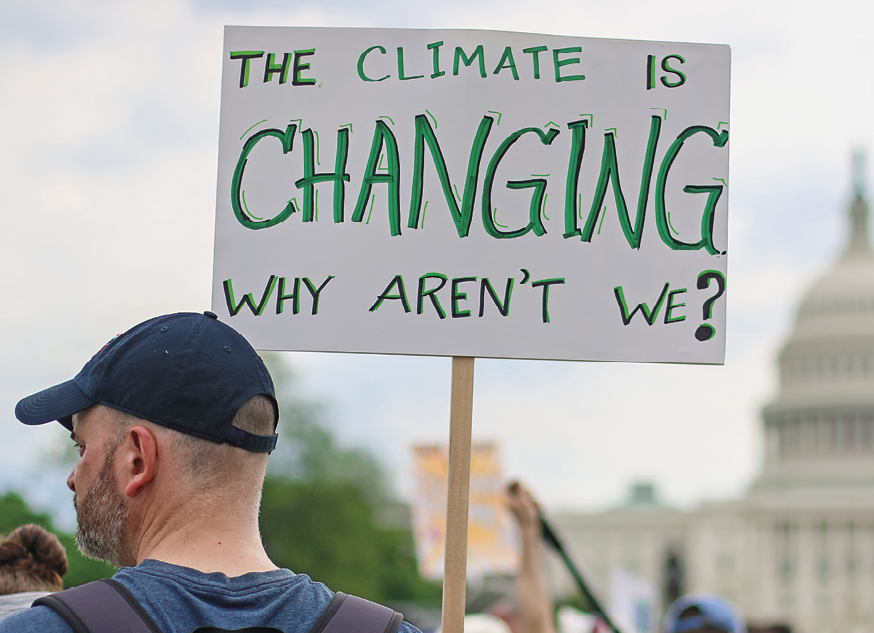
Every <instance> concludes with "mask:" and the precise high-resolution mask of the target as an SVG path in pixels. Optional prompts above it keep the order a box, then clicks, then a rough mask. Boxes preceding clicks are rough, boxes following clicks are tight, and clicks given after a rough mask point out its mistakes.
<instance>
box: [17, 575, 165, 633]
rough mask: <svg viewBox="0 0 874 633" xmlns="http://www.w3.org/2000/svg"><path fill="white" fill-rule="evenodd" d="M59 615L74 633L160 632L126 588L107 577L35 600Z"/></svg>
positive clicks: (37, 604)
mask: <svg viewBox="0 0 874 633" xmlns="http://www.w3.org/2000/svg"><path fill="white" fill-rule="evenodd" d="M40 605H42V606H46V607H49V608H50V609H53V610H54V611H55V612H56V613H57V614H58V615H60V616H61V617H62V618H64V620H65V621H66V622H67V624H69V625H70V628H71V629H73V631H74V633H161V629H159V628H158V625H157V624H155V621H154V620H152V618H151V617H150V616H149V614H148V613H146V611H145V610H144V609H143V607H142V605H140V603H139V602H137V599H136V598H134V597H133V595H132V594H131V592H130V591H128V589H127V587H125V586H124V585H122V584H121V583H120V582H118V581H117V580H113V579H111V578H104V579H103V580H95V581H94V582H89V583H88V584H85V585H81V586H79V587H73V588H72V589H65V590H64V591H59V592H58V593H53V594H51V595H48V596H43V597H42V598H37V599H36V600H34V602H33V605H32V606H34V607H36V606H40Z"/></svg>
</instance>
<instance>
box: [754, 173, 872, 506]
mask: <svg viewBox="0 0 874 633" xmlns="http://www.w3.org/2000/svg"><path fill="white" fill-rule="evenodd" d="M849 216H850V217H849V220H850V221H849V231H848V233H849V234H848V238H847V241H846V246H845V248H844V251H843V253H842V255H841V256H840V258H839V259H838V261H837V262H836V263H835V264H834V265H833V266H832V268H831V270H829V271H828V272H827V273H826V274H825V275H824V276H823V277H821V278H820V279H819V280H817V281H816V282H815V283H814V284H813V286H812V287H811V288H810V290H809V291H808V292H807V294H806V296H805V297H804V299H803V300H802V302H801V306H800V308H799V309H798V313H797V316H796V319H795V327H794V329H793V331H792V333H791V335H790V337H789V339H788V341H787V342H786V344H785V345H784V347H783V349H782V351H781V353H780V355H779V358H778V365H779V374H780V390H779V393H778V395H777V397H776V399H775V400H774V401H773V402H771V403H770V404H769V405H767V406H766V407H765V408H764V410H763V418H764V424H765V463H764V468H763V472H762V475H761V477H760V478H759V479H758V480H757V481H756V483H755V484H754V485H753V490H763V489H767V488H771V487H778V488H785V487H786V486H795V485H829V484H844V483H849V482H850V481H853V482H855V483H857V484H861V483H870V484H872V485H874V254H872V252H871V246H870V243H869V239H868V205H867V203H866V202H865V199H864V196H863V193H862V187H861V185H860V183H859V179H858V178H857V184H856V187H855V195H854V199H853V201H852V204H851V205H850V213H849Z"/></svg>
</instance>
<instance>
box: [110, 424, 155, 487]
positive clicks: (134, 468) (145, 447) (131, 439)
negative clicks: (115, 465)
mask: <svg viewBox="0 0 874 633" xmlns="http://www.w3.org/2000/svg"><path fill="white" fill-rule="evenodd" d="M118 450H119V454H120V455H121V459H122V463H121V464H120V465H119V468H120V469H121V471H120V472H121V476H120V478H119V481H120V483H121V485H122V486H123V487H124V494H125V495H127V496H128V497H135V496H137V495H138V494H139V493H140V492H142V490H143V489H144V488H145V487H146V486H148V484H149V483H151V482H152V480H153V479H154V478H155V474H156V473H157V471H158V463H157V462H158V445H157V442H156V440H155V434H154V433H152V431H150V430H149V429H148V428H146V427H145V426H140V425H136V426H132V427H131V428H130V429H129V430H128V432H127V436H126V437H125V441H124V442H123V443H122V445H121V446H120V447H119V449H118Z"/></svg>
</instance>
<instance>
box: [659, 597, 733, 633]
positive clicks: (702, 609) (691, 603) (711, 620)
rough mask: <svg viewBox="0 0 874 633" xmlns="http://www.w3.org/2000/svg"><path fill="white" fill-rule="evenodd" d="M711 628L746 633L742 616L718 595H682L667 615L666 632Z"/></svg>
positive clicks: (674, 632) (677, 632)
mask: <svg viewBox="0 0 874 633" xmlns="http://www.w3.org/2000/svg"><path fill="white" fill-rule="evenodd" d="M705 627H706V628H708V629H709V630H717V631H725V633H746V631H747V629H746V627H745V626H744V625H743V622H741V620H740V618H738V617H737V615H736V614H735V612H734V609H732V608H731V605H729V604H728V602H726V601H725V600H723V599H722V598H720V597H718V596H711V595H704V594H689V595H686V596H683V597H681V598H680V599H679V600H677V601H676V602H675V603H674V604H672V605H671V608H670V609H668V613H667V614H666V615H665V626H664V632H665V633H683V632H684V631H697V630H699V629H704V628H705Z"/></svg>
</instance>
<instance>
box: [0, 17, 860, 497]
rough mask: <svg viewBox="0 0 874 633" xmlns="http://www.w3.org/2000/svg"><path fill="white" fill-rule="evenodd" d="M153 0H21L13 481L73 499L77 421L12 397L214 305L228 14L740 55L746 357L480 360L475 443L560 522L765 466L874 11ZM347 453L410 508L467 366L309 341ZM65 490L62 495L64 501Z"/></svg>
mask: <svg viewBox="0 0 874 633" xmlns="http://www.w3.org/2000/svg"><path fill="white" fill-rule="evenodd" d="M425 4H426V3H410V2H399V1H395V0H386V1H384V2H367V1H363V2H351V1H350V2H343V1H339V0H333V1H330V0H329V1H321V2H291V1H288V2H281V3H280V2H267V1H265V2H248V3H247V2H230V1H225V2H222V1H212V2H208V1H206V0H204V1H200V2H185V1H183V0H153V1H152V2H149V3H115V2H81V1H64V2H59V1H55V2H52V1H46V2H41V3H24V2H15V1H11V0H6V1H3V0H0V55H2V60H3V62H2V63H0V194H2V210H0V218H2V227H0V271H2V272H0V280H2V286H0V288H2V294H0V296H2V298H3V307H2V309H0V331H2V332H3V335H2V339H0V428H2V434H0V437H2V440H0V490H3V489H9V488H20V489H26V490H28V491H29V492H30V493H32V494H33V495H34V496H35V498H37V499H40V500H41V503H43V504H50V503H55V504H58V503H60V504H66V503H68V502H69V498H68V497H66V496H64V495H63V494H62V493H60V492H58V491H59V490H60V489H62V488H63V484H62V481H63V477H61V476H60V475H52V476H51V477H45V476H40V473H45V472H47V471H48V469H49V467H50V466H51V463H50V458H49V457H47V455H48V454H49V452H48V447H50V446H51V445H53V444H54V443H55V442H57V441H58V438H59V437H60V436H62V435H63V433H62V431H61V430H60V428H59V427H58V425H48V426H46V427H39V428H26V427H23V425H20V424H18V423H17V422H16V421H15V419H14V415H13V408H14V405H15V403H16V401H17V400H18V399H19V398H21V397H23V396H25V395H28V394H29V393H32V392H33V391H36V390H39V389H42V388H43V387H46V386H49V385H51V384H55V383H57V382H61V381H63V380H66V379H68V378H70V377H72V376H73V375H74V374H75V373H76V372H77V371H78V370H79V368H80V367H81V365H82V364H83V363H84V362H85V361H86V360H87V359H88V358H90V356H91V354H93V353H94V351H96V350H97V349H98V348H100V347H101V346H102V345H103V344H104V343H105V342H106V341H107V340H108V339H109V338H111V337H112V336H113V335H114V334H116V333H118V332H121V331H124V330H125V329H127V328H128V327H130V326H131V325H133V324H134V323H137V322H139V321H142V320H144V319H146V318H149V317H151V316H154V315H156V314H160V313H165V312H174V311H182V310H192V311H202V310H204V309H208V308H209V303H210V283H211V273H212V259H213V230H214V213H215V179H216V164H217V139H218V126H219V107H220V94H219V92H220V91H219V88H220V81H219V80H220V72H221V61H222V60H221V58H222V31H223V26H224V25H226V24H240V25H277V26H283V25H308V26H359V27H398V28H400V27H403V28H466V29H468V28H477V29H492V30H511V31H529V32H539V33H548V34H559V35H576V36H586V37H604V38H621V39H640V40H665V41H685V42H708V43H719V44H728V45H730V46H731V49H732V84H731V131H732V137H731V168H730V169H731V178H730V189H729V191H730V216H729V217H730V219H729V227H730V229H729V235H730V237H729V244H730V246H729V251H730V255H729V288H730V289H729V293H728V296H727V309H728V324H727V329H728V338H727V357H726V363H725V366H722V367H699V366H674V365H670V366H669V365H632V364H611V363H599V364H590V363H558V362H545V361H509V360H508V361H498V360H479V361H477V365H476V379H475V382H476V392H475V394H476V395H475V404H474V437H475V439H482V440H490V439H494V440H497V441H499V443H500V447H501V454H502V459H503V463H504V469H505V471H506V472H507V474H508V475H510V476H515V477H519V478H521V479H523V480H524V481H526V482H528V483H529V484H530V486H531V487H532V488H533V489H534V490H535V492H536V493H537V494H538V495H539V496H540V497H541V498H542V500H543V502H544V505H545V506H546V507H547V508H548V509H550V510H559V509H574V508H579V509H598V508H604V507H608V506H610V505H612V504H616V503H619V502H621V500H622V499H623V498H624V496H625V494H626V489H627V488H628V486H629V484H630V483H631V482H632V481H636V480H641V479H646V480H652V481H654V482H655V483H656V484H657V486H658V487H659V489H660V491H661V495H662V497H663V499H664V500H665V501H667V502H669V503H673V504H678V505H683V506H689V505H693V504H695V503H697V502H699V501H701V500H703V499H722V498H731V497H733V496H737V495H739V494H741V493H742V491H743V490H744V488H745V486H746V485H748V483H749V482H750V481H751V479H752V478H754V477H755V475H756V472H757V470H758V468H759V464H760V460H761V437H760V432H759V418H758V410H759V408H760V407H761V405H762V404H764V403H765V402H767V400H768V399H769V398H770V397H772V396H773V394H774V392H775V389H776V382H775V372H774V357H775V354H776V352H777V351H778V349H779V347H780V345H781V341H782V340H783V339H784V338H785V337H786V336H787V334H788V332H789V331H790V328H791V322H792V319H793V316H794V310H795V308H796V306H797V304H798V301H799V300H800V296H801V294H802V293H803V291H804V289H805V288H806V287H807V286H808V285H809V284H810V283H811V281H812V280H813V278H814V277H815V276H816V275H818V274H820V273H821V272H822V271H823V270H825V268H826V267H827V266H828V265H829V263H830V262H831V261H832V260H833V259H834V258H835V256H836V254H837V253H838V252H839V250H840V248H841V245H842V243H843V240H844V234H845V231H846V222H845V210H846V207H847V204H848V200H849V195H850V183H851V176H850V156H851V151H852V149H853V148H854V147H857V146H858V147H874V144H872V132H874V127H872V124H871V121H870V118H871V115H870V110H871V103H872V100H874V73H871V72H870V69H871V68H872V67H874V64H872V62H874V49H872V47H871V46H870V45H869V43H868V42H869V36H870V32H869V31H870V24H871V23H872V18H874V15H872V14H874V8H871V7H869V6H868V5H865V4H864V3H859V2H855V3H854V2H845V1H842V0H836V1H834V2H831V3H829V5H828V11H825V10H823V9H821V8H820V6H819V5H817V4H815V3H807V4H805V3H803V2H797V1H795V2H780V1H774V2H767V3H763V2H751V1H747V2H744V1H735V2H732V3H719V4H716V3H709V2H701V1H700V0H690V1H686V0H666V1H665V2H660V3H652V2H644V1H642V0H640V1H636V0H632V1H623V2H611V3H605V2H595V1H589V0H574V1H573V2H570V1H567V2H565V1H556V2H549V1H547V2H541V3H538V4H537V5H536V6H537V8H536V9H535V10H532V8H531V6H532V5H531V3H527V2H521V1H518V2H517V1H512V0H502V1H501V2H489V1H481V0H465V1H464V2H460V1H458V2H456V1H454V0H451V1H448V2H441V3H428V5H427V8H423V9H419V8H417V7H418V6H419V5H425ZM287 356H288V362H289V363H290V364H291V365H292V366H293V367H294V368H295V370H296V371H297V373H298V374H299V376H300V379H301V380H302V382H303V384H304V386H305V387H306V389H307V391H308V392H309V393H311V394H312V396H313V397H315V398H318V399H321V400H324V401H325V402H327V403H328V405H329V409H328V410H329V421H330V424H331V425H332V426H333V427H334V428H335V429H336V430H337V431H338V433H339V434H340V435H341V436H342V438H343V440H344V441H345V442H348V443H350V444H366V445H368V446H370V447H372V448H373V449H375V450H376V451H377V453H378V454H379V456H380V457H382V458H383V459H384V460H385V462H386V466H387V467H388V468H389V469H390V471H391V473H392V475H393V480H394V481H395V486H396V488H397V490H398V491H399V492H401V493H402V494H407V493H408V492H409V490H410V485H409V480H410V477H409V472H410V461H409V446H410V444H411V443H413V442H441V441H446V438H447V435H448V396H449V380H450V367H451V361H450V360H449V359H445V358H411V357H386V356H364V355H360V356H353V355H342V354H316V353H309V354H303V353H289V354H287ZM59 500H60V501H59Z"/></svg>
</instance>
